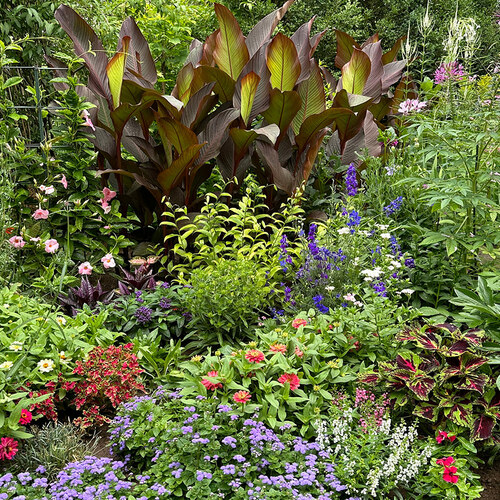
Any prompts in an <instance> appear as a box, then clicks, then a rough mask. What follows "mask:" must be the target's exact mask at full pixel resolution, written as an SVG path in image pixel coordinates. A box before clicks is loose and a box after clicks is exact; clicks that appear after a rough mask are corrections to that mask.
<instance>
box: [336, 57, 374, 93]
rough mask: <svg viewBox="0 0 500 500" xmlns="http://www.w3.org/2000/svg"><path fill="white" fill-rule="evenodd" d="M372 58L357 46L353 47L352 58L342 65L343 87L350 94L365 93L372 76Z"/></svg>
mask: <svg viewBox="0 0 500 500" xmlns="http://www.w3.org/2000/svg"><path fill="white" fill-rule="evenodd" d="M371 67H372V64H371V62H370V58H369V57H368V56H367V55H366V54H365V53H364V52H363V51H362V50H359V49H357V48H354V49H353V53H352V56H351V59H350V60H349V62H348V63H347V64H345V65H344V66H343V67H342V88H343V89H345V90H347V92H349V93H350V94H359V95H362V94H363V89H364V88H365V84H366V82H367V81H368V78H369V76H370V71H371Z"/></svg>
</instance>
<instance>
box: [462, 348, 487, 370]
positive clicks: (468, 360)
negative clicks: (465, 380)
mask: <svg viewBox="0 0 500 500" xmlns="http://www.w3.org/2000/svg"><path fill="white" fill-rule="evenodd" d="M487 362H488V358H485V357H483V356H475V355H474V354H470V353H467V352H466V353H465V354H463V355H462V356H460V365H461V367H462V370H463V371H464V372H467V373H470V372H473V371H475V370H477V369H478V368H479V367H480V366H482V365H484V364H485V363H487Z"/></svg>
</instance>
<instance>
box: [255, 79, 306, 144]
mask: <svg viewBox="0 0 500 500" xmlns="http://www.w3.org/2000/svg"><path fill="white" fill-rule="evenodd" d="M301 105H302V100H301V99H300V96H299V94H298V93H297V92H295V91H293V90H289V91H286V92H280V91H279V90H278V89H273V90H272V91H271V100H270V105H269V109H267V111H265V112H264V113H263V116H264V118H265V119H266V120H267V121H268V122H269V123H275V124H276V125H278V127H279V128H280V130H281V134H280V135H283V134H285V133H286V131H287V129H288V127H289V126H290V123H291V122H292V120H293V119H294V117H295V115H296V114H297V113H298V111H299V110H300V107H301Z"/></svg>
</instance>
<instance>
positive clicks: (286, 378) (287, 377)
mask: <svg viewBox="0 0 500 500" xmlns="http://www.w3.org/2000/svg"><path fill="white" fill-rule="evenodd" d="M278 382H279V383H280V384H283V385H285V384H286V383H287V382H288V383H289V384H290V390H291V391H294V390H295V389H298V388H299V386H300V379H299V377H297V375H295V373H284V374H283V375H281V377H280V378H279V379H278Z"/></svg>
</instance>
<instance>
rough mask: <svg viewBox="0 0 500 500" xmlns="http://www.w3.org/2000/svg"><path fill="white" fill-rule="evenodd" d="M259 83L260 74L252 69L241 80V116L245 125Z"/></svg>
mask: <svg viewBox="0 0 500 500" xmlns="http://www.w3.org/2000/svg"><path fill="white" fill-rule="evenodd" d="M259 83H260V76H259V75H256V74H255V73H254V72H253V71H252V72H250V73H247V74H246V75H245V76H244V77H243V78H242V80H241V118H242V119H243V122H244V123H245V125H248V119H249V118H250V113H251V111H252V106H253V102H254V100H255V94H256V93H257V87H258V85H259Z"/></svg>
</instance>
